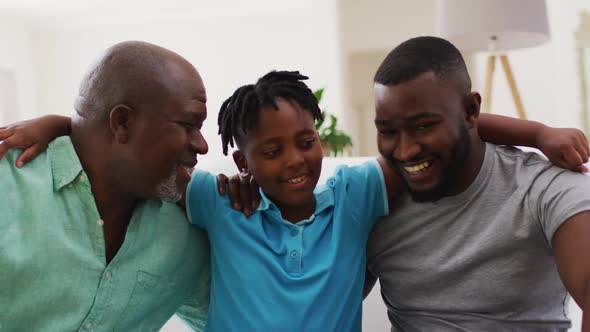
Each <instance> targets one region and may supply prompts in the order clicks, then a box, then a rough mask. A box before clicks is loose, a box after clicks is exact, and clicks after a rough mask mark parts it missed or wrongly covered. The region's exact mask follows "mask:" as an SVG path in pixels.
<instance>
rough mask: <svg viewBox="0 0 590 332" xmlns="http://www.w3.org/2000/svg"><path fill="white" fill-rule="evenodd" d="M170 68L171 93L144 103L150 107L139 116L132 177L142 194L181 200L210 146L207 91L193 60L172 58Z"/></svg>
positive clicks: (168, 83)
mask: <svg viewBox="0 0 590 332" xmlns="http://www.w3.org/2000/svg"><path fill="white" fill-rule="evenodd" d="M167 69H168V73H169V74H170V77H171V79H170V80H168V81H167V83H166V87H165V88H166V90H167V91H168V93H167V95H168V97H167V98H165V100H162V101H161V102H157V103H154V104H151V105H144V106H142V107H145V109H144V110H143V111H142V112H138V114H137V123H136V124H135V130H134V137H133V140H132V141H131V142H132V144H131V149H132V154H133V156H134V158H133V159H134V160H133V172H132V173H133V175H132V176H133V177H134V178H136V181H135V182H136V183H140V184H139V185H140V186H141V189H140V192H142V193H144V194H143V196H145V197H157V198H161V199H164V200H168V201H178V200H179V199H180V198H181V197H182V193H183V192H184V190H185V188H186V185H187V183H186V180H187V179H189V177H188V176H185V175H186V173H187V170H188V169H190V168H193V167H194V166H195V164H196V163H197V155H198V154H205V153H207V150H208V146H207V142H206V141H205V139H204V138H203V135H202V134H201V127H202V125H203V121H204V120H205V118H206V117H207V109H206V106H205V103H206V94H205V87H204V85H203V82H202V80H201V77H200V76H199V74H198V73H197V71H196V70H195V69H194V68H193V67H192V65H190V64H189V63H188V62H186V61H177V62H173V63H171V64H170V65H169V66H168V68H167ZM181 179H182V180H181Z"/></svg>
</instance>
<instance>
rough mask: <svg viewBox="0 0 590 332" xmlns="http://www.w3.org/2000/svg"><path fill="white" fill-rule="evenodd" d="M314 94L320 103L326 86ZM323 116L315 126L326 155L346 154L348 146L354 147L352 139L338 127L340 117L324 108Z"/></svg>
mask: <svg viewBox="0 0 590 332" xmlns="http://www.w3.org/2000/svg"><path fill="white" fill-rule="evenodd" d="M313 94H314V95H315V97H316V99H317V100H318V104H320V102H321V100H322V96H323V94H324V88H321V89H318V90H316V91H314V92H313ZM322 117H323V120H320V121H318V122H317V123H316V125H315V127H316V129H317V131H318V134H319V136H320V142H321V143H322V149H323V150H324V156H334V157H338V155H343V154H344V150H345V149H346V148H348V149H347V150H349V151H350V148H351V147H352V139H351V138H350V136H348V135H347V134H345V133H344V132H343V131H342V130H340V129H338V128H337V125H338V118H337V117H336V116H335V115H333V114H330V113H327V112H326V111H325V109H323V108H322Z"/></svg>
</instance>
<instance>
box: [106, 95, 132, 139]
mask: <svg viewBox="0 0 590 332" xmlns="http://www.w3.org/2000/svg"><path fill="white" fill-rule="evenodd" d="M134 121H135V112H134V111H133V109H132V108H131V107H129V106H127V105H125V104H117V105H115V106H114V107H113V108H112V109H111V112H110V113H109V127H110V130H111V134H112V135H113V138H114V139H115V140H116V141H117V142H119V143H122V144H125V143H127V142H128V141H129V136H130V127H131V124H132V123H133V122H134Z"/></svg>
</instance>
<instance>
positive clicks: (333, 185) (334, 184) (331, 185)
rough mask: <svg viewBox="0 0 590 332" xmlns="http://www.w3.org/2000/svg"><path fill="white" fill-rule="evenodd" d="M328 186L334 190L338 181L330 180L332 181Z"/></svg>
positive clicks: (329, 181)
mask: <svg viewBox="0 0 590 332" xmlns="http://www.w3.org/2000/svg"><path fill="white" fill-rule="evenodd" d="M328 186H329V187H330V188H334V187H336V180H335V179H334V178H330V179H328Z"/></svg>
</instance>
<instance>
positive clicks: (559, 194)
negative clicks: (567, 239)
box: [529, 168, 590, 245]
mask: <svg viewBox="0 0 590 332" xmlns="http://www.w3.org/2000/svg"><path fill="white" fill-rule="evenodd" d="M553 169H555V168H553ZM529 204H530V206H531V207H532V209H533V211H532V213H533V215H534V216H535V217H536V219H537V221H538V222H539V223H540V226H541V228H542V229H543V232H544V233H545V237H546V239H547V242H548V243H549V245H551V240H552V238H553V235H554V234H555V232H556V231H557V229H558V228H559V226H561V225H562V224H563V223H564V222H565V221H567V220H568V219H569V218H571V217H573V216H574V215H576V214H578V213H580V212H584V211H590V176H588V175H585V174H582V173H576V172H571V171H565V170H559V171H557V172H551V171H548V172H545V173H544V174H542V175H541V176H540V177H539V178H538V179H537V180H536V181H535V183H534V185H533V186H532V187H531V192H530V193H529Z"/></svg>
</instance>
